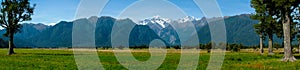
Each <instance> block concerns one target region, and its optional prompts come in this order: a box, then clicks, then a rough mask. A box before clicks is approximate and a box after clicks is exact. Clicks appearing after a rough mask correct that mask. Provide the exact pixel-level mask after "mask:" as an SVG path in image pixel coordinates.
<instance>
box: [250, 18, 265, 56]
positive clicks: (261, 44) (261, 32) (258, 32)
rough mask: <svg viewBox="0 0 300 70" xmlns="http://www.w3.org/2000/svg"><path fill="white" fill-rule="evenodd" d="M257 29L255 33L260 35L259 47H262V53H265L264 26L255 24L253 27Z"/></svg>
mask: <svg viewBox="0 0 300 70" xmlns="http://www.w3.org/2000/svg"><path fill="white" fill-rule="evenodd" d="M253 27H254V28H255V32H256V33H257V34H258V35H259V47H260V53H261V54H263V53H264V47H263V40H264V38H265V36H264V34H263V33H264V32H263V25H262V24H261V23H258V24H255V25H254V26H253Z"/></svg>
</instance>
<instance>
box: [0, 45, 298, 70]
mask: <svg viewBox="0 0 300 70" xmlns="http://www.w3.org/2000/svg"><path fill="white" fill-rule="evenodd" d="M138 51H139V52H132V53H133V55H134V56H135V58H137V59H138V60H140V61H146V60H147V59H148V58H149V57H150V54H149V53H148V52H140V51H144V50H138ZM15 52H16V53H17V54H14V55H10V56H8V55H6V53H7V49H0V70H12V69H13V70H15V69H17V70H41V69H43V70H44V69H46V70H49V69H50V70H70V69H72V70H74V69H77V67H76V63H75V60H74V56H73V52H72V51H71V50H70V49H54V50H53V49H52V50H51V49H15ZM98 55H101V56H99V58H100V61H101V63H102V64H103V66H104V67H105V69H108V70H111V69H115V70H120V69H121V70H122V69H126V68H124V67H123V66H122V65H120V64H119V62H118V61H117V59H116V57H115V56H114V53H113V52H112V51H111V50H99V52H98ZM209 56H210V54H208V53H205V52H201V53H200V57H199V62H198V63H199V64H198V68H197V69H199V70H205V69H206V66H207V65H208V61H209V58H210V57H209ZM282 56H283V54H279V53H276V55H274V56H268V55H260V54H259V53H257V52H238V53H236V52H235V53H234V52H227V53H226V56H225V60H224V63H223V66H222V69H223V70H257V69H262V70H270V69H271V70H273V69H275V70H299V69H300V61H296V62H281V61H280V59H281V57H282ZM295 56H296V58H297V57H299V55H298V54H295ZM297 59H300V58H297ZM179 60H180V53H179V52H178V50H174V49H170V50H168V53H167V56H166V59H165V61H164V62H163V64H162V65H161V66H160V67H159V68H158V69H160V70H174V69H176V67H177V65H178V63H179Z"/></svg>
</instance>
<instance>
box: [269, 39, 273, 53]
mask: <svg viewBox="0 0 300 70" xmlns="http://www.w3.org/2000/svg"><path fill="white" fill-rule="evenodd" d="M269 55H274V53H273V36H272V35H270V36H269Z"/></svg>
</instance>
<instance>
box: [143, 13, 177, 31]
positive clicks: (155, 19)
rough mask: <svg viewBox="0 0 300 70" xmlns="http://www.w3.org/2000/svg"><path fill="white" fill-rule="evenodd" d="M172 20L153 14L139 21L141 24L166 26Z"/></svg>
mask: <svg viewBox="0 0 300 70" xmlns="http://www.w3.org/2000/svg"><path fill="white" fill-rule="evenodd" d="M170 22H171V20H170V19H168V18H161V17H160V16H159V15H157V16H153V17H152V18H150V19H145V20H143V21H139V23H138V24H139V25H147V24H148V23H152V24H159V25H160V26H161V27H162V28H165V27H166V26H167V24H169V23H170Z"/></svg>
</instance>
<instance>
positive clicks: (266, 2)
mask: <svg viewBox="0 0 300 70" xmlns="http://www.w3.org/2000/svg"><path fill="white" fill-rule="evenodd" d="M251 7H252V8H254V9H255V12H256V13H255V14H254V15H253V16H252V18H253V19H256V20H259V21H260V23H259V24H257V25H255V26H254V28H255V29H256V32H257V34H259V36H260V39H261V40H260V41H261V42H260V47H262V41H263V40H262V39H263V38H264V37H265V36H266V37H268V39H269V53H272V46H273V43H272V38H273V34H276V35H277V36H278V37H279V38H283V40H284V41H283V45H284V58H283V59H282V61H291V62H294V61H295V60H296V58H295V57H294V55H293V53H292V46H291V41H292V39H293V38H294V37H295V35H296V34H297V33H296V30H295V28H296V27H295V25H296V24H297V23H299V14H300V13H299V10H300V0H251ZM261 53H263V50H262V48H261Z"/></svg>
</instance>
